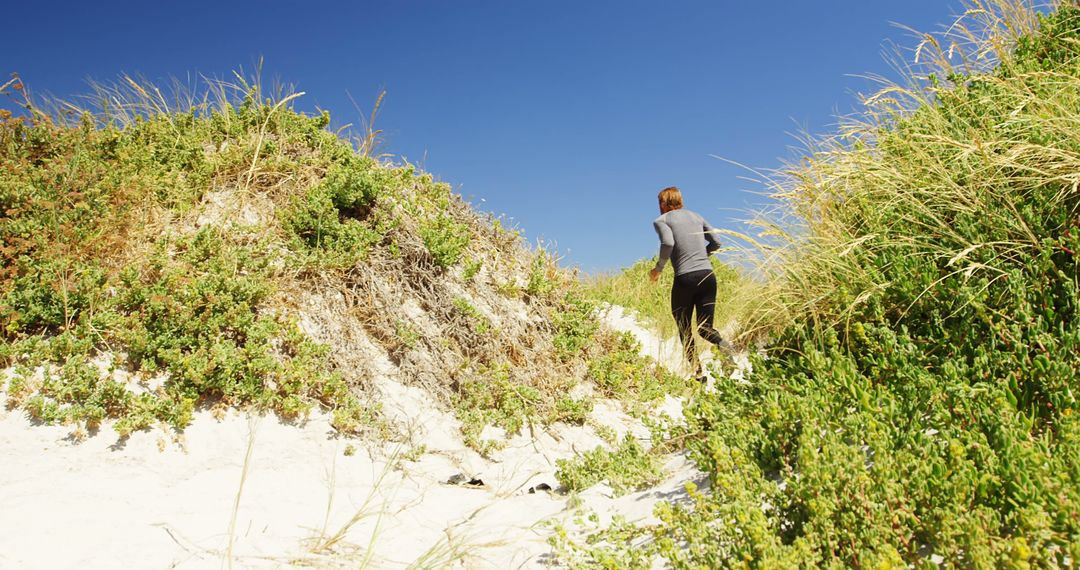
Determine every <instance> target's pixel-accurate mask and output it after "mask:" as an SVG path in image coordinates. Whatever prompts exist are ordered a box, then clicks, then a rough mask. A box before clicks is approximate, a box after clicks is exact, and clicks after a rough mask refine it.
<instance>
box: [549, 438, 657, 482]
mask: <svg viewBox="0 0 1080 570" xmlns="http://www.w3.org/2000/svg"><path fill="white" fill-rule="evenodd" d="M556 464H557V465H558V467H559V470H558V471H556V472H555V478H556V479H558V480H559V483H560V484H561V485H562V486H563V487H564V488H565V489H566V490H567V491H581V490H584V489H588V488H589V487H592V486H593V485H595V484H597V483H599V482H601V481H606V482H607V484H608V485H610V486H611V488H612V490H613V491H615V493H616V494H617V495H623V494H626V493H628V492H630V491H635V490H637V489H640V488H643V487H647V486H648V485H651V484H654V483H656V482H657V481H659V480H660V475H661V469H660V468H661V465H660V460H659V459H658V458H657V456H656V455H654V454H652V453H649V452H648V451H646V450H645V449H644V448H643V447H641V444H639V443H638V442H637V440H636V439H634V437H633V436H632V435H630V434H627V435H626V437H624V438H623V440H622V441H621V442H619V444H618V445H617V446H614V448H613V449H610V450H609V449H605V448H603V447H597V448H596V449H594V450H592V451H587V452H585V453H584V454H582V455H581V456H579V457H576V458H574V459H560V460H558V461H557V462H556Z"/></svg>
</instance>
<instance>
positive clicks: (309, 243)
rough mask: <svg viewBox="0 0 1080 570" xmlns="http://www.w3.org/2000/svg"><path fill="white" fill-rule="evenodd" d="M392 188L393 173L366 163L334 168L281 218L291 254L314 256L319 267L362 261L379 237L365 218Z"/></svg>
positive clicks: (349, 162) (353, 160)
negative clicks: (289, 237) (291, 240)
mask: <svg viewBox="0 0 1080 570" xmlns="http://www.w3.org/2000/svg"><path fill="white" fill-rule="evenodd" d="M396 183H397V181H396V178H395V176H394V173H392V172H388V171H387V169H385V168H381V167H379V166H378V165H377V164H376V163H375V161H374V160H371V159H368V158H362V157H352V158H350V159H348V160H346V161H343V162H340V163H336V164H334V165H333V166H332V167H331V169H330V171H329V172H327V174H326V177H325V178H324V179H323V181H322V182H321V183H319V184H317V185H315V186H313V187H311V188H310V189H309V190H308V191H306V192H305V193H304V194H301V195H299V196H297V197H295V198H294V199H293V202H292V204H291V206H290V208H289V209H288V210H287V211H286V212H285V213H284V214H283V215H282V224H283V225H284V227H285V228H286V229H287V230H288V231H289V232H290V233H291V235H292V236H293V238H294V242H293V243H294V249H295V250H297V251H299V252H302V253H308V254H311V255H314V256H315V261H316V263H317V264H318V265H320V266H339V267H349V266H352V265H354V264H356V263H357V262H359V261H361V260H362V259H364V257H365V256H366V254H367V252H368V250H369V249H370V248H371V247H372V246H374V245H375V244H377V243H379V241H381V239H382V237H383V236H382V233H381V232H380V231H379V229H380V228H377V227H374V224H373V223H372V222H373V221H374V220H372V219H370V218H371V212H372V209H373V208H374V207H375V202H376V200H377V199H378V197H379V196H380V195H381V194H382V193H384V192H386V189H387V188H388V187H391V185H393V184H396Z"/></svg>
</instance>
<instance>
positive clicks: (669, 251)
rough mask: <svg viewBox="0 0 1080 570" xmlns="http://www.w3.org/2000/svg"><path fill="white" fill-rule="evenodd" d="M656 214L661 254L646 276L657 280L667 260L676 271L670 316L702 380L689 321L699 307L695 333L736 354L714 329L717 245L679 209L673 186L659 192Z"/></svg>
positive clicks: (700, 223)
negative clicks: (713, 259) (713, 266)
mask: <svg viewBox="0 0 1080 570" xmlns="http://www.w3.org/2000/svg"><path fill="white" fill-rule="evenodd" d="M657 198H658V199H659V201H660V217H659V218H656V220H655V221H653V228H655V229H656V235H657V236H659V237H660V257H659V259H657V261H656V267H654V268H653V269H652V270H651V271H649V279H651V280H652V281H653V282H655V281H656V280H657V279H659V277H660V272H661V271H663V270H664V265H666V264H667V262H668V260H669V259H670V260H671V266H672V268H673V269H674V270H675V284H674V285H672V287H671V315H672V316H673V317H675V324H676V325H677V326H678V327H679V338H680V339H681V340H682V344H683V351H684V353H685V355H686V359H687V360H688V361H690V366H692V367H693V368H694V377H695V378H697V379H698V380H704V379H705V377H704V375H703V374H702V371H701V362H700V361H699V360H698V356H697V347H696V346H694V335H693V333H692V329H691V325H692V322H693V316H694V311H695V309H696V310H697V332H698V334H699V335H701V338H703V339H705V340H707V341H709V342H711V343H713V344H715V345H716V346H717V347H719V348H720V349H721V350H723V351H724V352H726V353H728V354H730V353H732V352H734V347H733V346H732V344H731V343H730V342H728V341H726V340H724V338H723V337H721V336H720V333H718V332H716V329H714V328H713V323H712V322H713V308H714V305H715V304H716V276H715V275H714V274H713V270H712V264H711V263H710V262H709V255H711V254H712V253H713V252H714V251H716V250H718V249H720V242H719V241H718V240H717V239H716V236H715V234H714V230H713V228H712V226H710V225H709V222H706V221H705V218H702V217H701V215H699V214H698V213H696V212H692V211H690V210H687V209H686V208H683V200H682V193H681V192H679V189H678V188H676V187H674V186H671V187H668V188H664V189H663V190H661V191H660V194H659V196H657Z"/></svg>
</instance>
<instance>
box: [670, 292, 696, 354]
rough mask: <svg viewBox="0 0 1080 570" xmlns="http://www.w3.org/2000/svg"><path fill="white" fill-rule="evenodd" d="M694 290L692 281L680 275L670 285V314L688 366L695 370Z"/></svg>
mask: <svg viewBox="0 0 1080 570" xmlns="http://www.w3.org/2000/svg"><path fill="white" fill-rule="evenodd" d="M695 290H696V287H695V286H694V283H693V282H687V281H686V280H685V279H682V278H680V276H678V275H676V276H675V283H674V284H672V286H671V316H672V317H675V325H676V326H677V327H678V329H679V340H681V341H682V345H683V354H684V355H685V356H686V360H687V361H688V362H689V363H690V366H692V367H693V368H694V370H695V371H696V370H697V368H698V366H699V364H698V361H697V350H696V347H695V346H694V334H693V314H694V292H695Z"/></svg>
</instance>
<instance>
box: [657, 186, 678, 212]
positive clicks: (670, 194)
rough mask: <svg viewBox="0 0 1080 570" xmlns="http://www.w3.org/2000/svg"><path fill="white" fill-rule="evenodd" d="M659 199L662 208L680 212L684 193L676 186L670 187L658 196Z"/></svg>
mask: <svg viewBox="0 0 1080 570" xmlns="http://www.w3.org/2000/svg"><path fill="white" fill-rule="evenodd" d="M657 199H659V200H660V207H661V208H663V207H664V206H667V207H668V209H671V210H678V209H679V208H682V192H679V189H678V188H676V187H674V186H668V187H667V188H664V189H663V190H661V191H660V194H659V195H657Z"/></svg>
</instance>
